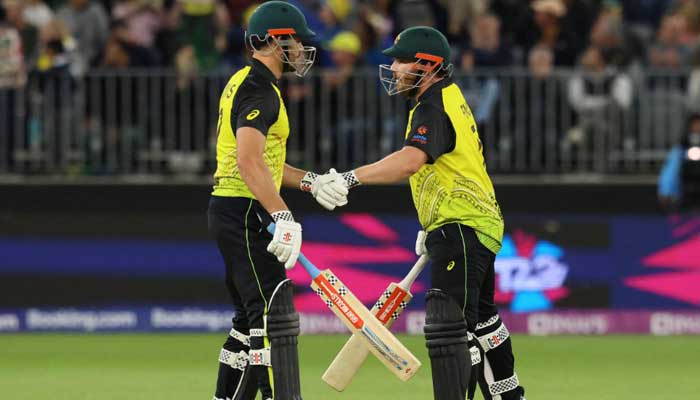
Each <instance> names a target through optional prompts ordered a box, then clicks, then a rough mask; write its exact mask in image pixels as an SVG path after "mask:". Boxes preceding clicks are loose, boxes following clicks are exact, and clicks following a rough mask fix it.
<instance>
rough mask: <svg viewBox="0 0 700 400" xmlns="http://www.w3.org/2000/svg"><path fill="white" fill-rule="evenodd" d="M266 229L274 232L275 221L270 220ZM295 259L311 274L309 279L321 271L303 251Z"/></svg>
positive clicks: (314, 277)
mask: <svg viewBox="0 0 700 400" xmlns="http://www.w3.org/2000/svg"><path fill="white" fill-rule="evenodd" d="M267 231H268V232H270V233H272V234H274V233H275V223H274V222H272V223H270V225H268V226H267ZM297 261H299V263H301V266H302V267H304V269H305V270H306V272H307V273H308V274H309V275H311V279H316V277H317V276H319V275H321V271H319V269H318V268H316V266H315V265H314V264H313V263H312V262H311V261H309V259H308V258H306V256H305V255H304V253H301V252H299V258H297Z"/></svg>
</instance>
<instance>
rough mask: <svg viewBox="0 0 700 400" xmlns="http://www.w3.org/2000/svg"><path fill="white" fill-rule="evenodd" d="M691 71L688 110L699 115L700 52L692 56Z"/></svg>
mask: <svg viewBox="0 0 700 400" xmlns="http://www.w3.org/2000/svg"><path fill="white" fill-rule="evenodd" d="M692 65H693V71H692V72H691V73H690V79H689V81H688V108H689V109H690V110H691V111H693V112H696V113H700V50H698V51H696V52H695V54H694V55H693V62H692Z"/></svg>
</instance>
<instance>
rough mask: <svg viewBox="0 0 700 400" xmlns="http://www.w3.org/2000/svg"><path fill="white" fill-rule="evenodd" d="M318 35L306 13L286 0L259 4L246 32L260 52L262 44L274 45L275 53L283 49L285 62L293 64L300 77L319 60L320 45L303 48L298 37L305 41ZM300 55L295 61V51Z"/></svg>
mask: <svg viewBox="0 0 700 400" xmlns="http://www.w3.org/2000/svg"><path fill="white" fill-rule="evenodd" d="M315 36H316V34H315V33H314V31H312V30H311V29H309V26H308V25H307V23H306V17H305V16H304V14H303V13H302V12H301V11H300V10H299V9H298V8H297V7H296V6H294V5H293V4H289V3H286V2H284V1H268V2H266V3H263V4H261V5H260V6H258V7H257V8H256V9H255V11H253V13H252V14H251V16H250V21H249V22H248V29H247V30H246V33H245V38H246V43H248V44H249V45H250V47H251V48H252V49H254V50H256V51H261V52H265V50H258V47H260V44H261V43H267V44H271V45H272V46H271V48H272V50H267V51H269V52H273V51H274V50H275V49H276V48H277V47H279V48H281V49H282V58H281V59H280V61H282V63H283V64H285V65H287V66H289V67H290V69H291V70H293V71H294V73H295V74H296V75H297V76H304V75H306V73H307V72H309V70H310V69H311V66H312V65H313V64H314V60H315V59H316V48H315V47H313V46H303V47H302V48H301V49H299V44H298V43H297V39H298V40H299V41H301V42H302V43H304V42H308V41H309V40H312V39H313V38H314V37H315ZM297 49H299V53H298V55H297V56H296V57H295V58H294V60H292V57H290V56H291V55H292V54H297V51H296V50H297Z"/></svg>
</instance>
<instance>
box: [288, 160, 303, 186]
mask: <svg viewBox="0 0 700 400" xmlns="http://www.w3.org/2000/svg"><path fill="white" fill-rule="evenodd" d="M304 175H306V171H304V170H301V169H299V168H294V167H292V166H291V165H289V164H284V174H283V175H282V186H284V187H288V188H293V189H299V188H300V186H301V179H302V178H303V177H304Z"/></svg>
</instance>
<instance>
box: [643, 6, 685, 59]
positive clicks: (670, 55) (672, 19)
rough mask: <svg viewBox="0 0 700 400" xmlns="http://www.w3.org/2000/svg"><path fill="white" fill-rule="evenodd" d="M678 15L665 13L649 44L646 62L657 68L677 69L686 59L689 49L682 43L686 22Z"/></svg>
mask: <svg viewBox="0 0 700 400" xmlns="http://www.w3.org/2000/svg"><path fill="white" fill-rule="evenodd" d="M686 22H687V21H686V19H685V17H683V16H680V15H675V14H674V15H667V16H665V17H663V19H662V20H661V27H660V28H659V31H658V33H657V35H656V41H655V42H654V43H653V44H652V45H651V47H650V49H649V54H648V63H649V65H650V66H651V67H654V68H658V69H671V70H677V69H679V68H680V67H681V66H683V65H685V64H686V62H687V61H688V56H689V54H690V49H689V48H688V47H687V45H686V43H684V41H685V40H684V38H685V35H686V30H687V24H686Z"/></svg>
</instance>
